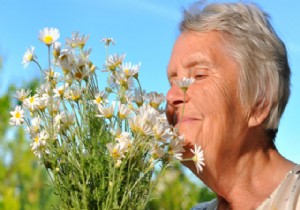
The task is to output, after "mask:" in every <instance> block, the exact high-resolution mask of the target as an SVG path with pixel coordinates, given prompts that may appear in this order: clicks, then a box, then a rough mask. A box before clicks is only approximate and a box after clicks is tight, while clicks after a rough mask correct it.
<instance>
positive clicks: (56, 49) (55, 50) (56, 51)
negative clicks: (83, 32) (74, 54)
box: [52, 42, 61, 59]
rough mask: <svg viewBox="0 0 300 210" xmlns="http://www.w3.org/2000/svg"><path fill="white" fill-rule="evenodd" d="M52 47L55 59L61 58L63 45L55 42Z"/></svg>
mask: <svg viewBox="0 0 300 210" xmlns="http://www.w3.org/2000/svg"><path fill="white" fill-rule="evenodd" d="M52 47H53V51H52V54H53V56H54V58H55V59H56V58H58V57H59V56H60V48H61V43H60V42H54V43H53V46H52Z"/></svg>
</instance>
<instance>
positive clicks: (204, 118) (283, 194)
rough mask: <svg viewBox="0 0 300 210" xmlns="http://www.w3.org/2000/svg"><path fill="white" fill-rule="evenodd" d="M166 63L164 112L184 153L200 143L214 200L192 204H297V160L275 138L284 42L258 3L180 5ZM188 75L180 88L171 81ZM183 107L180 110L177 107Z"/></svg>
mask: <svg viewBox="0 0 300 210" xmlns="http://www.w3.org/2000/svg"><path fill="white" fill-rule="evenodd" d="M180 29H181V34H180V36H179V37H178V39H177V41H176V43H175V45H174V48H173V51H172V55H171V58H170V62H169V65H168V77H169V81H170V84H171V88H170V90H169V92H168V95H167V101H168V105H167V115H168V119H169V121H170V123H171V124H173V125H174V126H176V127H177V128H178V129H179V132H180V133H181V134H184V136H185V141H186V146H185V150H186V151H185V152H184V154H183V156H184V157H185V158H191V157H192V156H193V153H192V152H193V151H192V149H193V148H194V145H198V146H201V147H202V149H203V150H204V156H205V167H204V169H203V171H202V172H200V173H198V172H197V170H196V169H197V168H196V167H195V165H194V164H193V162H192V161H187V162H183V164H185V165H186V166H187V167H188V168H189V169H190V170H191V171H193V172H194V173H195V174H196V175H197V176H198V177H199V178H200V179H201V180H202V181H203V182H204V183H205V184H206V185H207V186H208V187H210V188H211V189H212V190H213V191H214V192H215V193H216V194H217V199H215V200H213V201H211V202H207V203H202V204H200V205H198V206H196V207H194V208H193V209H195V210H198V209H207V210H209V209H219V210H221V209H237V210H248V209H276V210H292V209H300V197H299V195H300V166H299V165H296V164H295V163H293V162H291V161H289V160H287V159H285V158H284V157H283V156H281V155H280V153H279V152H278V151H277V149H276V146H275V144H274V139H275V136H276V132H277V129H278V124H279V120H280V118H281V116H282V113H283V111H284V109H285V106H286V104H287V101H288V98H289V94H290V89H289V88H290V69H289V64H288V60H287V53H286V49H285V45H284V44H283V42H282V41H281V40H280V39H279V37H278V36H277V34H276V33H275V31H274V29H273V28H272V26H271V25H270V22H269V20H268V16H267V15H266V14H265V13H264V12H263V11H262V10H260V9H259V8H258V7H257V6H255V5H252V4H243V3H224V4H211V5H207V6H206V7H205V8H204V9H200V8H199V7H198V6H194V7H192V8H190V9H189V10H188V11H185V15H184V19H183V21H182V23H181V26H180ZM184 77H186V78H194V79H195V81H194V82H193V83H192V84H191V85H190V86H189V87H188V90H187V91H186V92H184V91H182V90H181V89H180V87H179V86H178V85H177V84H178V82H174V81H178V80H182V79H183V78H184ZM182 113H183V114H182Z"/></svg>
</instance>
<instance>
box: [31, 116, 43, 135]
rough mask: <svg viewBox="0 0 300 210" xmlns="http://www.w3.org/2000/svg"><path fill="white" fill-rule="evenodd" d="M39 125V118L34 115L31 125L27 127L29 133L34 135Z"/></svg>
mask: <svg viewBox="0 0 300 210" xmlns="http://www.w3.org/2000/svg"><path fill="white" fill-rule="evenodd" d="M40 126H41V118H40V117H35V118H33V119H32V120H31V125H30V127H29V128H28V130H29V133H30V135H32V136H33V135H35V134H36V133H37V132H38V131H39V129H40Z"/></svg>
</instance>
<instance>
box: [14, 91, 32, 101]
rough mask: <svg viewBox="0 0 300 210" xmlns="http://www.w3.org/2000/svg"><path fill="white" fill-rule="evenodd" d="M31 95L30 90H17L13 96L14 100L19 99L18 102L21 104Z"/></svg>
mask: <svg viewBox="0 0 300 210" xmlns="http://www.w3.org/2000/svg"><path fill="white" fill-rule="evenodd" d="M30 93H31V90H24V89H21V90H17V91H16V94H15V95H14V97H15V98H17V99H19V101H21V102H23V101H24V99H25V98H27V97H28V96H29V95H30Z"/></svg>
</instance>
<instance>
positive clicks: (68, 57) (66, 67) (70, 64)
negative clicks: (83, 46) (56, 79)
mask: <svg viewBox="0 0 300 210" xmlns="http://www.w3.org/2000/svg"><path fill="white" fill-rule="evenodd" d="M58 63H59V65H60V68H61V70H62V71H63V73H64V75H67V74H68V73H69V72H71V70H72V69H73V68H74V67H75V55H74V53H73V52H72V51H70V50H68V49H63V50H61V52H60V56H59V59H58Z"/></svg>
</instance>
